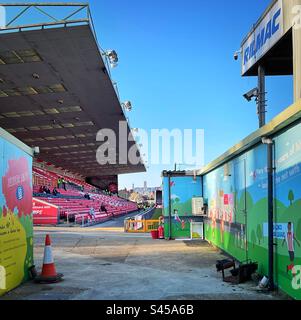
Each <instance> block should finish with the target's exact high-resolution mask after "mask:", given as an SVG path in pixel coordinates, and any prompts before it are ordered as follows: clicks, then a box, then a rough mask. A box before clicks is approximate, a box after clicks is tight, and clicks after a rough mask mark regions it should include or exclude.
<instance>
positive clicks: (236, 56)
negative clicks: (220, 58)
mask: <svg viewBox="0 0 301 320" xmlns="http://www.w3.org/2000/svg"><path fill="white" fill-rule="evenodd" d="M241 52H242V51H241V50H238V51H236V52H235V53H234V60H235V61H237V60H238V57H239V55H240V54H241Z"/></svg>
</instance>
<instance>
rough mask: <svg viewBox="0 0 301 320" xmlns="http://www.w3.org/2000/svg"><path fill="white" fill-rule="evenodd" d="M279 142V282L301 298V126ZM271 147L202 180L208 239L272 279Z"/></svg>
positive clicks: (276, 214) (276, 235) (276, 232)
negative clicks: (268, 211)
mask: <svg viewBox="0 0 301 320" xmlns="http://www.w3.org/2000/svg"><path fill="white" fill-rule="evenodd" d="M274 141H275V165H276V172H275V179H274V180H275V182H274V198H275V200H274V205H275V209H274V222H275V224H274V242H275V261H274V264H275V265H274V267H275V275H274V276H275V282H276V285H278V286H279V288H280V289H282V290H283V291H285V292H286V293H288V294H289V295H290V296H292V297H294V298H295V299H301V125H300V124H299V125H297V126H295V127H294V128H291V129H290V130H287V131H286V132H284V133H282V134H280V135H278V136H277V137H275V138H274ZM266 148H267V147H266V146H264V145H259V146H257V147H255V148H253V149H252V150H250V151H248V152H246V153H244V154H243V155H241V156H240V157H237V158H235V159H233V160H232V161H230V162H229V163H227V167H228V168H230V170H227V172H229V174H227V175H225V170H224V167H220V168H217V169H215V170H214V171H212V172H210V173H208V174H206V175H205V176H204V178H203V179H204V198H205V201H206V202H207V203H208V207H209V210H208V211H209V216H208V219H207V220H206V224H205V237H206V239H207V240H208V241H210V242H212V243H213V244H214V245H216V246H218V247H220V248H221V249H223V250H225V251H226V252H228V253H229V254H231V255H232V256H234V257H235V258H237V259H238V260H240V261H245V260H248V259H251V260H252V261H256V262H258V263H259V272H260V273H261V274H263V275H267V274H268V233H267V228H268V215H267V149H266Z"/></svg>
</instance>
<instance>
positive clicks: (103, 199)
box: [33, 167, 138, 225]
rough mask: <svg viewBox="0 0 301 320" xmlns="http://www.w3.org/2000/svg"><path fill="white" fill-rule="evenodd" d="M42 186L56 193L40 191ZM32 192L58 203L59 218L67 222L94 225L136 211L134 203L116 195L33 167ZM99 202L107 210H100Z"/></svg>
mask: <svg viewBox="0 0 301 320" xmlns="http://www.w3.org/2000/svg"><path fill="white" fill-rule="evenodd" d="M59 179H64V181H65V183H66V190H65V189H64V188H63V186H62V185H61V186H60V187H59V186H58V180H59ZM43 186H45V187H47V188H48V189H50V191H51V192H52V191H53V189H54V188H56V189H57V191H58V194H57V195H53V194H52V193H51V194H46V193H41V190H40V189H41V187H43ZM33 195H34V196H35V198H37V199H41V200H43V201H45V202H47V203H49V204H53V205H55V206H57V207H58V208H59V216H60V219H61V220H62V221H67V222H68V223H72V222H74V223H76V224H82V225H86V224H97V223H101V222H104V221H107V220H108V219H111V218H112V217H118V216H121V215H126V214H128V213H131V212H135V211H137V210H138V208H137V204H136V203H133V202H129V201H127V200H124V199H121V198H119V197H118V196H115V195H106V194H102V193H101V191H100V190H98V189H97V188H95V187H93V186H91V185H89V184H87V183H85V182H83V181H81V180H78V179H76V178H71V177H69V176H64V175H58V174H57V173H55V172H50V171H48V170H44V169H41V168H36V167H34V168H33ZM87 195H88V198H87ZM85 196H86V197H85ZM102 205H103V206H104V207H105V209H106V212H102V211H101V206H102Z"/></svg>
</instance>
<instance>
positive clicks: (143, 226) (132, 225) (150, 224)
mask: <svg viewBox="0 0 301 320" xmlns="http://www.w3.org/2000/svg"><path fill="white" fill-rule="evenodd" d="M159 223H160V221H159V220H131V219H127V220H125V221H124V232H128V233H149V232H151V231H153V230H157V229H158V227H159Z"/></svg>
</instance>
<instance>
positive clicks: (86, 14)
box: [0, 2, 91, 31]
mask: <svg viewBox="0 0 301 320" xmlns="http://www.w3.org/2000/svg"><path fill="white" fill-rule="evenodd" d="M0 6H2V7H4V8H12V7H14V8H20V12H18V13H17V14H15V15H14V16H13V17H12V19H10V20H9V21H8V22H7V23H6V25H5V27H4V28H2V29H1V31H8V30H19V31H21V30H22V29H25V28H37V27H42V28H45V27H47V26H54V25H67V24H74V23H90V20H91V13H90V8H89V4H88V3H81V2H79V3H75V2H71V3H70V2H66V3H63V2H58V3H55V2H53V3H51V2H50V3H46V2H45V3H38V2H28V3H17V2H16V3H0ZM50 7H51V8H53V7H64V8H66V9H68V8H70V9H72V10H70V12H68V14H67V16H65V17H63V18H60V17H58V16H57V15H56V14H53V13H50V12H49V11H48V10H49V8H50ZM47 8H48V10H47ZM32 11H36V12H38V13H40V14H42V16H44V17H45V19H46V18H47V19H48V20H50V21H43V22H40V23H35V24H33V23H28V24H21V25H14V23H15V22H17V21H18V20H19V19H20V18H21V17H22V18H24V17H25V18H26V15H28V16H31V14H30V13H32ZM58 12H61V10H58ZM79 13H81V14H82V17H81V18H78V19H71V18H73V17H74V16H75V15H77V14H79Z"/></svg>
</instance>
